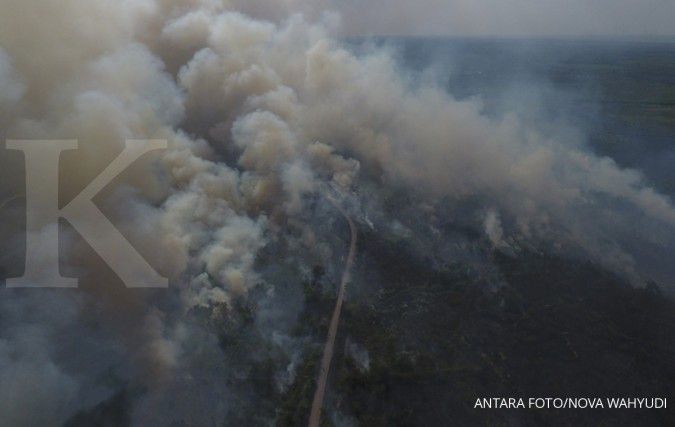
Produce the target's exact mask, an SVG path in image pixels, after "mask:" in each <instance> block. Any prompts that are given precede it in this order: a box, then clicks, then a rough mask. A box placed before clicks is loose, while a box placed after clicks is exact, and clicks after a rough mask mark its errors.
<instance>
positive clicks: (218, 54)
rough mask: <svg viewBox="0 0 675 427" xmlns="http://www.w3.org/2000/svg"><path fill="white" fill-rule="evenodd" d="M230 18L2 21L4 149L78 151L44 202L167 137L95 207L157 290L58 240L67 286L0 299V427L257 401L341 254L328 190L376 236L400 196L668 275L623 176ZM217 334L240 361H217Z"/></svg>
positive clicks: (189, 1) (20, 11) (664, 245)
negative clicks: (306, 281) (269, 365)
mask: <svg viewBox="0 0 675 427" xmlns="http://www.w3.org/2000/svg"><path fill="white" fill-rule="evenodd" d="M272 3H273V2H270V5H267V3H265V2H257V3H256V5H255V6H256V7H258V8H262V11H265V8H267V7H269V8H272V6H271V4H272ZM239 10H240V9H238V8H236V6H233V5H231V4H228V2H220V1H216V0H173V1H170V0H146V1H122V2H115V3H113V2H107V1H102V0H101V1H98V0H96V1H84V0H69V1H65V2H64V1H55V0H54V1H52V0H49V1H39V2H38V1H33V0H29V1H19V0H16V1H14V0H8V1H4V2H3V3H2V5H0V46H1V49H0V89H1V90H0V125H1V128H0V139H2V140H5V139H10V138H11V139H56V138H69V139H71V138H76V139H78V140H79V141H80V147H81V148H80V150H78V151H77V152H72V153H68V154H67V155H65V154H64V158H63V161H62V164H61V187H62V193H61V197H62V199H63V200H68V198H71V197H73V196H74V195H75V194H77V192H78V191H80V190H81V189H82V188H84V187H85V186H86V185H87V183H88V182H89V181H90V180H91V179H92V178H93V177H95V176H96V174H97V173H98V172H99V171H100V170H102V169H103V168H104V167H105V165H106V164H107V163H108V162H110V161H111V160H112V159H113V158H114V157H115V156H116V155H117V154H118V153H119V152H120V151H121V149H122V147H123V144H124V141H125V140H126V139H128V138H144V139H166V140H168V141H169V147H170V148H169V149H168V150H167V151H166V152H164V153H162V154H160V155H150V156H146V157H144V158H143V159H142V160H141V161H140V162H139V163H137V164H136V165H135V166H134V167H133V168H131V169H130V170H129V171H127V172H125V173H124V174H123V175H122V176H120V178H119V179H118V180H116V181H115V183H114V184H113V185H111V186H110V187H109V188H108V189H107V190H106V191H105V192H104V193H103V194H101V195H100V196H99V197H98V198H97V201H98V203H99V204H100V205H101V206H102V209H103V210H104V211H105V212H106V214H107V215H109V217H110V218H111V219H113V220H114V222H115V223H116V224H117V225H118V227H119V228H120V229H121V230H122V231H123V232H124V233H125V235H126V236H127V237H128V238H129V240H130V241H132V242H133V243H134V244H135V245H136V247H138V249H139V251H140V252H142V253H143V255H145V256H146V257H147V258H148V260H149V261H150V262H151V263H152V265H153V266H155V267H156V268H157V269H158V270H159V271H160V272H161V273H162V274H164V275H166V276H168V277H170V279H171V288H170V290H168V291H160V292H150V291H127V290H124V289H122V288H121V287H122V285H121V283H119V281H118V280H117V279H116V278H115V276H114V274H113V273H112V272H111V271H110V270H109V269H108V268H107V267H106V266H105V263H103V262H102V260H100V259H99V258H98V257H97V256H96V254H95V253H93V251H91V249H89V248H88V247H87V246H86V245H85V244H84V243H83V242H82V241H81V239H80V238H79V237H78V236H77V234H76V233H75V232H74V231H73V230H72V229H70V228H68V227H67V226H63V233H62V247H63V248H62V249H63V253H64V255H63V258H64V260H65V262H64V266H63V268H64V269H65V271H68V272H71V273H73V274H76V275H78V276H79V277H82V287H81V289H80V290H79V291H65V290H64V291H58V290H50V291H47V290H37V289H36V290H15V291H10V290H3V291H2V293H3V296H2V306H1V307H2V308H1V309H0V310H1V311H0V321H1V323H0V325H1V326H0V396H1V397H3V398H2V399H1V400H0V402H1V403H0V405H2V406H0V413H2V414H3V416H2V419H1V420H0V424H3V423H4V425H12V426H18V425H36V424H59V423H62V422H64V421H66V420H67V419H69V418H70V417H71V416H73V415H74V414H75V413H77V412H78V411H80V410H83V409H87V408H91V407H93V406H94V405H95V404H97V403H99V402H101V401H104V400H106V399H107V398H109V397H111V396H113V395H114V394H115V393H117V392H118V391H119V390H120V389H125V388H126V389H128V390H141V391H140V392H138V393H137V394H133V396H135V397H134V398H133V399H132V403H131V404H130V407H131V409H130V414H131V418H132V422H133V424H134V425H167V424H169V423H170V422H173V421H177V420H186V419H187V420H191V422H192V423H193V424H194V425H210V424H213V423H217V422H220V421H221V420H222V419H224V418H225V417H227V416H228V414H231V413H233V412H234V413H236V411H237V410H238V408H239V407H240V405H244V404H246V402H247V401H249V402H250V401H252V400H253V399H261V397H260V391H259V390H257V389H256V388H255V383H251V382H250V381H248V379H250V375H251V373H252V371H253V370H254V369H257V367H259V363H263V362H264V361H266V360H272V361H274V363H273V365H274V366H283V369H282V370H281V371H280V372H283V371H285V370H286V369H287V368H288V367H289V366H290V367H292V366H293V363H294V362H293V361H294V358H295V357H297V356H296V350H297V348H298V346H299V344H298V341H302V339H301V338H298V337H293V338H291V337H290V335H289V330H290V329H291V327H290V326H289V324H290V323H292V320H290V319H293V318H294V316H295V315H296V314H297V311H299V310H300V307H301V305H302V294H301V293H300V292H299V291H298V290H297V288H296V289H295V290H294V288H293V284H294V283H295V284H297V283H298V282H299V281H301V280H302V278H303V277H306V276H308V275H310V274H311V273H310V272H311V267H312V266H313V265H315V264H317V263H322V264H325V265H328V266H330V267H329V268H332V269H336V271H335V273H337V269H339V266H337V265H336V261H335V259H336V258H337V257H336V254H337V253H339V250H340V249H339V247H340V243H341V242H339V241H334V240H331V239H332V238H333V237H331V232H332V231H333V229H332V228H330V227H327V226H326V224H330V223H331V222H332V221H337V220H339V214H338V213H336V212H332V211H331V209H329V208H326V207H321V199H320V198H321V191H322V189H323V188H325V185H326V184H329V183H332V184H334V185H336V186H337V187H339V188H341V189H342V190H343V191H344V192H345V193H347V192H349V191H350V190H353V189H361V190H362V191H360V193H359V194H360V196H358V197H357V199H358V200H357V202H360V203H361V204H362V206H361V207H359V206H358V203H357V204H356V205H357V206H356V207H355V215H362V214H364V215H365V214H367V215H369V216H370V217H372V218H376V219H377V218H379V221H380V223H378V224H377V225H381V224H382V223H386V224H391V223H392V221H393V220H394V219H395V218H392V217H395V215H393V214H392V213H391V212H390V211H386V210H383V208H382V206H384V205H385V204H386V199H387V197H388V194H389V192H390V191H393V190H394V189H395V190H396V191H404V192H406V191H407V192H414V193H415V194H416V197H418V198H419V200H421V201H423V202H424V203H425V207H424V209H420V212H422V213H421V214H429V215H432V214H433V215H444V214H445V213H444V212H447V211H444V207H447V206H448V205H449V206H450V207H452V206H458V205H459V204H461V203H462V202H463V201H465V200H467V199H471V200H473V201H475V202H476V203H477V204H478V206H479V208H477V209H472V210H470V211H469V212H470V213H467V218H466V221H467V222H468V223H471V224H479V225H480V227H483V226H484V228H485V232H486V233H487V236H489V239H490V240H491V241H493V243H494V244H495V246H501V245H508V244H510V243H509V242H526V243H527V244H528V245H534V246H537V245H540V246H542V247H555V248H557V249H556V250H559V251H560V252H565V253H574V254H575V255H577V256H582V257H585V258H589V259H592V260H593V261H594V262H597V263H600V264H602V265H604V266H605V267H607V268H609V269H612V270H613V271H615V272H617V273H618V274H622V275H625V276H626V277H628V278H629V279H630V280H632V281H633V282H634V283H635V285H637V286H639V285H640V284H641V283H642V281H643V280H644V279H645V278H646V277H650V275H651V274H652V273H654V271H657V270H658V271H657V272H658V273H659V276H660V277H661V278H667V279H668V280H671V279H672V278H673V271H672V266H671V269H668V268H667V255H666V254H668V253H672V249H673V245H674V243H675V209H674V208H673V206H672V203H671V201H670V200H669V199H668V198H667V197H665V196H663V195H661V194H659V193H658V192H657V191H656V190H654V189H652V188H650V187H649V186H648V185H647V184H646V183H645V181H644V180H643V178H642V176H641V175H640V173H639V172H637V171H633V170H625V169H622V168H620V167H618V166H617V165H616V164H615V162H613V161H612V160H611V159H608V158H601V157H598V156H596V155H593V154H591V153H590V152H589V151H587V150H586V149H584V147H583V145H580V144H578V141H568V140H566V138H564V137H560V138H558V137H556V136H555V135H550V134H544V133H542V132H539V131H538V130H537V129H536V128H532V127H530V126H528V125H527V124H526V122H525V121H523V120H521V119H520V118H519V117H518V115H517V114H504V115H500V116H499V117H496V118H495V117H491V116H487V115H485V114H484V113H483V109H482V106H481V103H480V102H479V101H478V100H475V99H468V100H461V101H460V100H457V99H455V98H454V97H453V96H452V95H451V94H448V93H447V92H446V91H445V90H444V89H443V88H441V87H439V86H438V85H435V84H434V83H431V82H427V83H422V84H412V83H411V82H410V81H409V79H408V78H407V77H406V75H405V74H403V73H400V71H399V70H398V67H397V65H396V63H395V60H394V59H393V58H392V56H391V55H390V53H389V52H388V51H386V50H382V49H372V50H370V51H368V52H365V53H362V54H359V55H355V54H354V53H351V52H350V51H349V50H348V49H346V48H345V47H343V46H342V45H341V42H340V41H339V40H338V39H336V38H334V37H333V36H332V31H334V29H335V28H337V25H338V24H337V20H336V19H334V17H333V16H332V15H324V16H323V18H317V20H312V21H309V22H308V21H307V20H305V19H304V18H303V17H302V16H292V17H290V18H284V19H282V20H280V21H279V22H271V21H261V20H255V19H253V18H250V17H249V16H247V15H244V14H242V13H240V12H238V11H239ZM1 153H2V154H1V155H0V169H1V170H2V171H3V172H2V183H1V184H0V195H2V196H3V199H4V198H5V196H6V198H12V197H14V196H17V195H19V196H21V193H22V192H23V191H24V185H25V184H24V179H25V177H24V170H23V166H22V162H21V158H22V157H21V156H20V155H19V153H16V152H9V151H6V150H3V151H1ZM359 198H360V199H359ZM416 200H417V199H416ZM312 204H313V206H311V205H312ZM317 204H318V205H319V206H318V207H317V206H316V205H317ZM21 205H22V203H21V202H17V201H14V202H12V203H10V205H8V206H7V207H6V208H5V209H4V210H3V212H2V215H3V223H2V224H3V225H2V238H3V242H2V246H3V250H2V258H1V259H2V263H3V269H4V270H5V274H6V275H7V276H16V275H20V274H21V268H20V265H21V259H22V256H23V254H22V248H23V244H22V241H23V240H24V239H25V235H24V233H23V230H22V227H25V222H24V221H25V220H24V219H23V218H25V212H23V211H22V208H21ZM425 212H426V213H425ZM453 212H454V213H455V214H459V213H461V212H463V211H462V210H461V209H455V210H454V211H453ZM422 247H424V245H422ZM645 247H647V248H649V249H650V253H657V254H660V255H659V256H660V257H662V258H660V259H662V260H663V262H661V263H657V264H659V265H658V269H656V268H654V266H653V265H652V264H653V263H651V264H649V266H648V268H647V267H646V266H645V264H643V263H641V260H640V254H641V253H643V248H645ZM652 270H654V271H652ZM336 275H337V274H336ZM250 303H257V304H258V306H259V309H260V310H261V313H260V314H259V318H258V320H255V319H254V320H250V318H249V317H247V315H246V313H247V312H248V311H249V310H253V308H250V307H249V306H248V305H247V304H250ZM254 307H255V305H254ZM246 319H249V320H246ZM260 319H263V320H260ZM237 322H240V323H237ZM222 336H227V337H229V339H232V340H240V341H237V343H238V344H241V345H242V346H243V348H247V349H249V350H250V351H248V352H243V351H234V350H232V352H230V353H228V352H227V351H225V350H223V342H222ZM233 337H235V338H233ZM225 348H228V347H227V346H225ZM291 370H292V369H291ZM282 377H283V375H282ZM283 384H284V380H280V381H279V382H278V383H277V384H275V385H274V387H280V388H283V386H284V385H283ZM265 414H272V415H265V416H272V417H273V414H274V411H269V412H268V413H265ZM261 416H262V415H261Z"/></svg>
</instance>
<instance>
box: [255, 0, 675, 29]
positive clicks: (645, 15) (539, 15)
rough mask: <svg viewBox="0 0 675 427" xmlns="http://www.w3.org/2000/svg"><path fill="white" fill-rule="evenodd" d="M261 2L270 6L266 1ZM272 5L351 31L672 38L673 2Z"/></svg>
mask: <svg viewBox="0 0 675 427" xmlns="http://www.w3.org/2000/svg"><path fill="white" fill-rule="evenodd" d="M256 2H257V0H248V1H246V2H244V3H248V4H249V5H251V4H253V3H256ZM265 3H267V5H268V6H267V9H268V8H269V3H270V2H269V1H265ZM274 3H276V4H277V5H278V6H276V7H277V8H281V7H284V6H283V5H285V8H287V9H288V10H294V11H300V10H304V11H305V12H307V11H309V13H311V14H316V13H318V12H319V11H321V10H324V9H333V10H336V11H338V12H340V13H341V15H342V16H343V27H344V29H345V31H346V32H347V33H348V34H350V35H353V34H392V35H397V34H402V35H403V34H405V35H471V36H481V35H482V36H636V35H638V36H645V35H646V36H675V0H276V1H275V2H274ZM277 12H278V11H277ZM267 13H270V11H269V10H267Z"/></svg>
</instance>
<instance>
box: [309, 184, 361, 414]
mask: <svg viewBox="0 0 675 427" xmlns="http://www.w3.org/2000/svg"><path fill="white" fill-rule="evenodd" d="M326 198H327V199H328V201H329V202H330V203H331V204H332V205H333V206H335V208H336V209H337V210H339V211H340V213H341V214H342V216H343V217H344V218H345V220H347V222H348V223H349V230H350V232H351V239H352V240H351V244H350V246H349V255H348V256H347V263H346V264H345V269H344V272H343V273H342V281H341V282H340V290H339V292H338V298H337V302H336V303H335V309H334V310H333V317H332V318H331V321H330V327H329V328H328V337H327V338H326V346H325V347H324V349H323V358H322V359H321V370H320V371H319V378H318V379H317V382H316V392H315V393H314V400H313V402H312V412H311V413H310V416H309V427H319V424H320V422H321V411H322V409H323V399H324V396H325V394H326V383H327V382H328V373H329V371H330V364H331V362H332V360H333V352H334V350H335V336H336V335H337V330H338V325H339V323H340V314H341V313H342V303H343V302H344V298H345V292H346V290H347V284H348V283H349V279H350V277H351V271H352V266H353V265H354V258H356V240H357V232H356V225H355V224H354V221H353V220H352V219H351V217H350V216H349V214H347V212H346V211H345V210H344V208H343V207H342V206H341V205H340V203H339V202H337V201H336V200H334V199H333V198H332V197H330V196H326Z"/></svg>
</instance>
